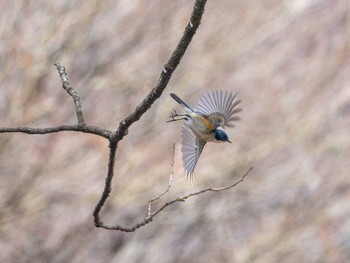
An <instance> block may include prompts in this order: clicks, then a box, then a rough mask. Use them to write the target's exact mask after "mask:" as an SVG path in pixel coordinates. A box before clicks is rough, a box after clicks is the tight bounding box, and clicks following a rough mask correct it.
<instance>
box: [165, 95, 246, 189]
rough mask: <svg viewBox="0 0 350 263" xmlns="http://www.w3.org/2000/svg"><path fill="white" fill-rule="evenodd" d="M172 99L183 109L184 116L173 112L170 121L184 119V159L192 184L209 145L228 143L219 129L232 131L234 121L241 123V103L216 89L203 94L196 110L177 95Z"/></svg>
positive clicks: (182, 142) (185, 168)
mask: <svg viewBox="0 0 350 263" xmlns="http://www.w3.org/2000/svg"><path fill="white" fill-rule="evenodd" d="M170 96H171V97H172V98H173V99H174V100H175V101H176V102H177V103H179V104H180V105H181V106H182V108H183V113H181V114H177V113H176V111H175V110H174V111H173V112H172V113H171V115H170V118H171V119H170V120H169V121H168V122H172V121H178V120H185V122H184V125H183V126H182V129H181V145H182V149H181V151H182V160H183V166H184V170H185V173H186V175H187V178H189V179H190V181H191V183H192V182H193V180H194V170H195V167H196V165H197V162H198V159H199V157H200V155H201V153H202V151H203V148H204V146H205V144H206V143H207V142H217V143H218V142H229V143H231V141H230V140H229V138H228V136H227V134H226V132H225V131H223V130H221V129H218V127H220V126H221V127H222V128H225V127H230V128H233V127H234V125H233V122H234V121H237V120H239V117H237V116H236V113H238V112H240V111H241V109H240V108H238V105H239V104H240V102H241V101H240V100H237V99H236V94H235V93H233V92H230V91H223V90H215V91H210V92H208V93H206V94H204V95H203V97H201V98H200V99H199V101H198V102H197V104H196V106H195V107H194V108H191V107H190V106H188V104H186V103H185V102H184V101H183V100H182V99H180V98H179V97H178V96H177V95H176V94H174V93H171V94H170Z"/></svg>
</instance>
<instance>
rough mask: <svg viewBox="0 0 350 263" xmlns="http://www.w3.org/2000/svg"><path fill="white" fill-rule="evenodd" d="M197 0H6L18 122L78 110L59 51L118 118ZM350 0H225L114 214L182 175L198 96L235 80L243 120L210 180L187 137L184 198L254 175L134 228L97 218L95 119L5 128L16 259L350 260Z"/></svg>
mask: <svg viewBox="0 0 350 263" xmlns="http://www.w3.org/2000/svg"><path fill="white" fill-rule="evenodd" d="M192 4H193V3H192V1H186V0H178V1H160V0H154V1H141V0H138V1H137V0H132V1H126V0H125V1H122V0H120V1H108V0H107V1H92V0H88V1H64V0H62V1H44V0H38V1H22V0H19V1H4V0H2V1H0V7H1V10H2V15H1V18H0V22H1V23H0V34H1V41H0V67H1V71H0V83H1V88H0V121H1V126H3V127H15V126H21V125H22V126H33V127H49V126H53V125H59V124H66V123H74V122H75V113H74V106H73V104H72V102H71V98H69V97H68V96H67V94H66V93H65V92H64V91H63V90H62V89H61V87H60V86H61V82H60V79H59V77H58V75H57V72H56V69H55V67H54V66H53V63H54V62H56V61H59V62H61V63H62V65H65V66H66V68H67V72H68V73H69V77H70V81H71V84H72V85H73V86H74V88H75V89H76V90H77V91H78V92H79V94H80V95H81V99H82V101H83V107H84V112H85V118H86V120H87V122H89V123H91V124H95V125H99V126H102V127H105V128H110V129H114V128H116V127H117V124H118V122H119V121H120V119H121V118H122V117H124V116H126V115H127V114H129V113H130V112H131V110H133V108H134V106H135V105H137V104H138V103H139V102H140V101H141V99H143V97H144V96H145V95H146V94H147V93H148V91H149V90H150V89H151V88H152V87H153V86H154V84H155V82H156V80H157V79H158V75H159V72H160V70H161V69H162V67H163V64H164V63H165V61H166V59H167V58H168V57H169V55H170V52H171V51H172V50H173V49H174V47H175V46H176V44H177V41H178V39H179V37H180V36H181V34H182V31H183V28H184V26H185V25H186V24H187V22H188V21H187V19H188V17H189V15H190V11H191V8H192ZM349 15H350V6H349V3H348V0H305V1H301V0H298V1H275V0H253V1H242V0H230V1H229V0H222V1H210V0H209V2H208V4H207V7H206V13H205V14H204V18H203V20H202V25H201V27H200V28H199V31H198V32H197V34H196V36H195V38H194V40H193V41H192V43H191V45H190V48H189V50H188V52H187V53H186V56H185V57H184V59H183V61H182V62H181V64H180V66H179V68H178V70H177V71H176V72H175V75H174V76H173V79H172V80H171V82H170V83H169V86H168V89H167V90H166V92H165V93H164V95H163V96H162V97H161V98H160V99H159V100H158V101H157V102H156V103H155V104H154V106H153V107H152V108H151V109H150V111H149V112H147V113H146V114H145V115H144V116H143V118H142V119H141V120H140V122H138V123H137V124H135V125H134V126H132V127H131V129H130V130H129V135H128V137H127V138H126V139H125V140H123V141H122V142H121V144H120V149H119V151H118V153H117V164H116V165H117V166H116V171H115V172H116V177H115V180H114V185H113V192H112V196H111V199H110V200H109V203H108V207H107V208H106V209H105V210H104V217H105V218H106V219H105V221H109V222H116V223H123V224H132V223H133V222H134V221H136V220H138V219H139V218H143V216H144V215H146V213H147V200H148V198H149V197H150V196H154V195H156V194H158V193H160V192H161V191H162V190H163V189H164V188H165V187H166V185H167V183H168V178H169V172H170V163H171V155H172V143H173V142H176V143H178V144H179V141H180V124H174V123H173V124H166V123H165V121H166V120H167V117H168V115H169V113H170V111H171V110H172V109H173V108H174V106H175V105H174V102H173V101H172V100H171V98H170V97H169V96H168V94H169V93H170V92H176V93H177V94H179V95H181V97H183V98H184V99H186V100H187V101H188V102H189V103H195V102H196V100H197V99H198V98H199V96H201V95H202V94H203V93H204V92H206V91H207V90H212V89H218V88H222V89H231V90H234V91H237V92H238V93H239V96H240V98H241V99H242V101H243V103H242V107H243V112H242V114H241V117H242V121H241V122H240V123H238V125H237V127H236V128H235V129H234V130H228V132H229V136H230V139H231V140H232V141H233V142H234V143H233V144H232V145H228V144H227V145H216V144H212V145H208V147H207V146H206V147H207V148H206V149H205V150H204V153H203V155H202V157H201V159H200V160H199V163H198V166H197V170H196V173H197V178H196V184H195V186H194V188H190V187H189V185H188V183H187V182H186V179H185V176H184V174H183V171H182V163H181V155H180V147H177V152H176V157H175V177H174V180H173V186H172V189H171V191H170V193H169V195H168V196H167V197H166V198H169V199H170V198H171V197H175V196H179V195H182V194H184V193H188V192H191V191H195V190H198V189H201V188H204V187H207V186H213V187H219V186H222V185H227V184H229V183H231V182H234V181H235V180H236V179H237V178H238V177H239V176H241V174H242V171H245V170H246V169H247V168H248V167H250V166H254V171H253V172H252V174H251V175H250V176H249V177H248V178H247V180H246V181H244V183H243V184H240V185H239V186H238V187H236V188H234V189H232V190H230V191H228V192H223V193H219V194H207V195H202V196H200V197H198V198H194V199H192V200H188V201H186V203H185V204H179V205H175V206H173V207H171V208H169V209H167V210H165V211H164V213H163V214H162V215H160V216H159V217H158V218H156V219H155V220H154V221H153V222H152V223H151V224H149V225H148V226H146V227H145V228H142V229H140V230H139V231H138V232H136V233H133V234H124V233H117V232H114V231H103V230H101V229H96V228H95V227H94V226H93V220H92V214H91V211H92V210H93V207H94V205H95V203H96V200H98V198H99V197H100V193H101V190H102V189H103V184H104V178H105V174H106V160H107V158H108V156H107V154H108V152H107V150H106V149H107V145H106V141H104V140H102V139H99V138H97V137H94V136H90V135H86V134H77V133H60V134H51V135H45V136H28V135H23V134H2V135H1V136H0V142H1V148H0V211H1V213H0V261H1V262H169V263H170V262H346V261H347V259H349V258H350V223H349V217H350V201H349V198H350V176H349V170H350V162H349V158H350V136H349V127H350V84H349V83H350V74H349V72H350V38H349V36H350V20H349V19H350V17H349Z"/></svg>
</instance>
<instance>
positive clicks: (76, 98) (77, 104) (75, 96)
mask: <svg viewBox="0 0 350 263" xmlns="http://www.w3.org/2000/svg"><path fill="white" fill-rule="evenodd" d="M55 66H56V68H57V71H58V74H59V75H60V77H61V80H62V87H63V88H64V89H65V90H66V91H67V93H68V94H69V95H70V96H71V97H72V98H73V100H74V105H75V112H76V114H77V118H78V125H79V126H85V125H86V123H85V120H84V116H83V110H82V107H81V102H80V97H79V94H78V92H76V91H75V90H74V89H73V87H72V86H71V85H70V84H69V82H68V76H67V74H66V69H65V68H64V67H63V66H61V65H60V64H59V63H55Z"/></svg>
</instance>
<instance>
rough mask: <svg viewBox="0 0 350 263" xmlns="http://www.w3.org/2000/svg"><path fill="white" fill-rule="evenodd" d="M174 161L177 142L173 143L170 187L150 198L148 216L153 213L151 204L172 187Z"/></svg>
mask: <svg viewBox="0 0 350 263" xmlns="http://www.w3.org/2000/svg"><path fill="white" fill-rule="evenodd" d="M174 163H175V143H174V144H173V159H172V162H171V165H170V166H171V170H170V177H169V183H168V187H167V188H166V189H165V190H164V191H163V192H162V193H160V194H159V195H158V196H156V197H153V198H150V199H149V200H148V216H149V217H150V216H151V213H152V209H151V205H152V203H153V202H154V201H156V200H158V199H160V198H161V197H162V196H163V195H165V194H166V193H167V192H169V190H170V187H171V183H172V181H173V176H174Z"/></svg>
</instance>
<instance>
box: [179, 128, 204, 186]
mask: <svg viewBox="0 0 350 263" xmlns="http://www.w3.org/2000/svg"><path fill="white" fill-rule="evenodd" d="M181 144H182V149H181V151H182V161H183V165H184V168H185V172H186V175H187V178H189V179H190V181H191V182H193V179H194V169H195V167H196V164H197V161H198V159H199V156H200V155H201V153H202V150H203V148H204V145H205V144H206V141H203V140H201V139H199V138H197V137H196V136H195V135H194V134H193V132H192V131H191V130H190V128H188V127H187V126H186V125H183V126H182V130H181Z"/></svg>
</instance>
